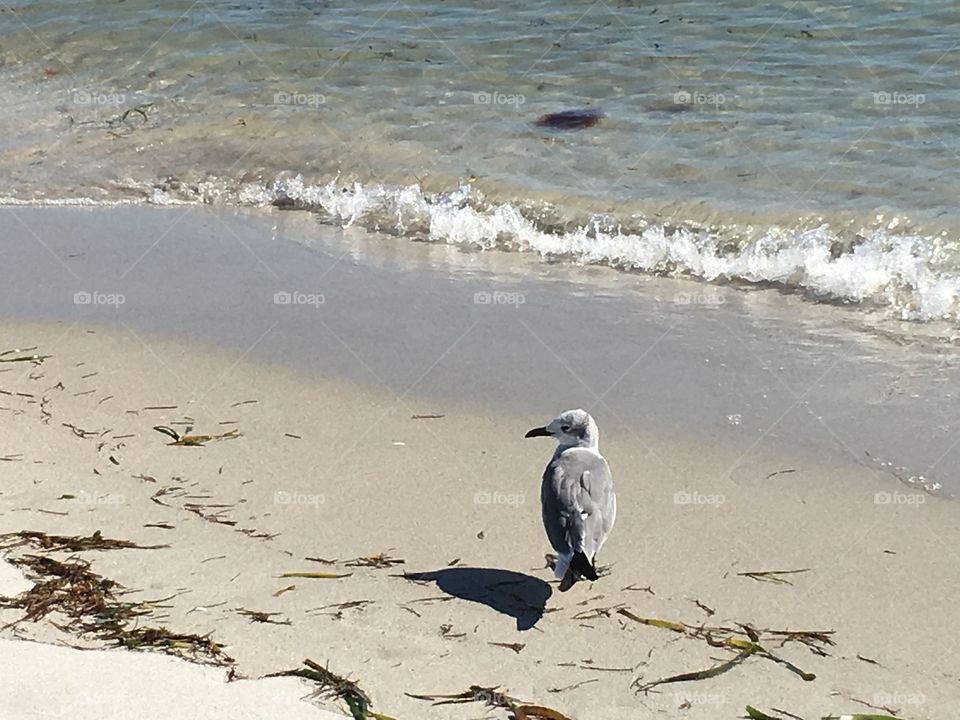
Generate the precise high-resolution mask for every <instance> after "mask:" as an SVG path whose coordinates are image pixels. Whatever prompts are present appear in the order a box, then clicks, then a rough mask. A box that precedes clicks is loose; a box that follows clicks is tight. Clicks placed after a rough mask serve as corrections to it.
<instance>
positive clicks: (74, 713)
mask: <svg viewBox="0 0 960 720" xmlns="http://www.w3.org/2000/svg"><path fill="white" fill-rule="evenodd" d="M0 661H2V669H3V672H2V673H0V698H2V699H3V717H4V719H5V720H43V719H45V718H49V719H51V720H52V719H53V718H71V719H72V720H126V719H127V718H137V720H154V719H155V720H205V719H206V718H235V719H236V720H267V718H280V717H282V718H291V720H338V719H342V717H343V716H342V715H337V714H334V713H330V712H327V711H325V710H322V709H320V708H317V707H314V706H313V705H310V704H308V703H305V702H303V696H304V687H303V685H302V684H301V683H300V681H299V680H297V679H296V678H267V679H262V680H237V681H235V682H231V683H227V682H225V679H224V676H225V674H224V671H223V670H218V669H214V668H210V667H203V666H200V665H193V664H190V663H185V662H183V661H180V660H177V659H175V658H172V657H168V656H166V655H158V654H155V653H131V652H126V651H123V650H109V651H97V652H91V651H86V650H78V649H74V648H67V647H56V646H53V645H46V644H42V643H34V642H23V641H16V640H0Z"/></svg>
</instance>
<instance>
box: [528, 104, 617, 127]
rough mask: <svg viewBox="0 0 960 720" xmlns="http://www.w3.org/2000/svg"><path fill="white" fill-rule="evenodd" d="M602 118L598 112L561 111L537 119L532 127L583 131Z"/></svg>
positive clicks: (589, 110) (587, 110)
mask: <svg viewBox="0 0 960 720" xmlns="http://www.w3.org/2000/svg"><path fill="white" fill-rule="evenodd" d="M602 117H603V113H602V112H600V111H599V110H592V109H589V108H588V109H586V110H563V111H561V112H555V113H548V114H546V115H541V116H540V117H538V118H537V120H536V122H535V123H534V125H536V126H537V127H543V128H551V129H553V130H585V129H586V128H589V127H593V126H594V125H596V124H597V123H598V122H600V119H601V118H602Z"/></svg>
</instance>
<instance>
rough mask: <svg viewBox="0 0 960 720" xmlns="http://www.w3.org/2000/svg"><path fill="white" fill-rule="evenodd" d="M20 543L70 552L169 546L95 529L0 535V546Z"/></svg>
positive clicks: (41, 548)
mask: <svg viewBox="0 0 960 720" xmlns="http://www.w3.org/2000/svg"><path fill="white" fill-rule="evenodd" d="M20 545H32V546H33V547H35V548H37V549H40V550H69V551H70V552H80V551H81V550H124V549H136V550H159V549H161V548H166V547H170V546H169V545H137V544H136V543H135V542H131V541H130V540H114V539H112V538H105V537H103V535H101V534H100V531H99V530H97V531H96V532H94V533H93V535H90V536H88V537H80V536H75V535H48V534H47V533H43V532H38V531H36V530H20V531H19V532H12V533H5V534H3V535H0V548H2V549H8V548H13V547H18V546H20Z"/></svg>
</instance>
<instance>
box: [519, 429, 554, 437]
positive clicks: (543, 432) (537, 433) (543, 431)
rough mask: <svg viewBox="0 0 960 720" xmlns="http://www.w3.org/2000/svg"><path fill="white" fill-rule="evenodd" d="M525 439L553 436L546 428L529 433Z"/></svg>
mask: <svg viewBox="0 0 960 720" xmlns="http://www.w3.org/2000/svg"><path fill="white" fill-rule="evenodd" d="M524 437H528V438H529V437H551V435H550V433H549V432H548V431H547V429H546V428H545V427H538V428H534V429H533V430H530V431H529V432H527V434H526V435H524Z"/></svg>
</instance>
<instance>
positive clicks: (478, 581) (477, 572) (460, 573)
mask: <svg viewBox="0 0 960 720" xmlns="http://www.w3.org/2000/svg"><path fill="white" fill-rule="evenodd" d="M406 577H407V579H408V580H414V581H418V582H419V581H429V582H435V583H436V584H437V587H438V588H440V590H442V591H443V592H445V593H447V594H448V595H453V596H454V597H458V598H461V599H463V600H469V601H471V602H475V603H480V604H481V605H486V606H487V607H489V608H493V609H494V610H496V611H497V612H499V613H503V614H504V615H509V616H510V617H512V618H514V619H516V621H517V630H529V629H530V628H532V627H533V626H535V625H536V624H537V623H538V622H539V621H540V618H542V617H543V613H544V609H545V608H546V605H547V600H548V599H549V598H550V595H551V594H552V593H553V591H552V590H551V588H550V586H549V585H548V584H547V583H545V582H544V581H543V580H540V579H539V578H535V577H533V576H532V575H524V574H523V573H518V572H513V571H512V570H499V569H496V568H475V567H455V568H444V569H442V570H435V571H433V572H422V573H407V575H406Z"/></svg>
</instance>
